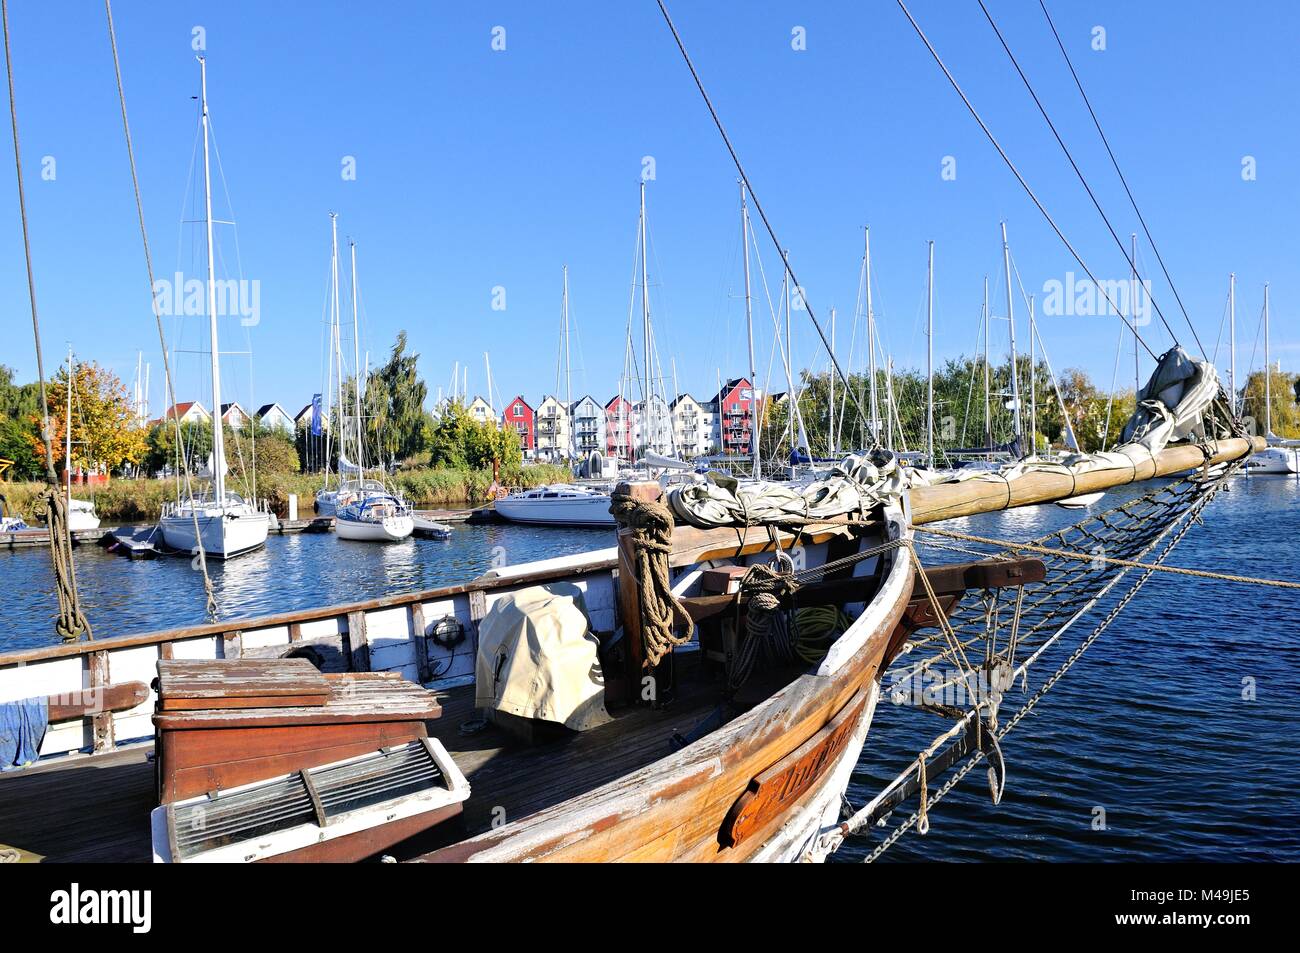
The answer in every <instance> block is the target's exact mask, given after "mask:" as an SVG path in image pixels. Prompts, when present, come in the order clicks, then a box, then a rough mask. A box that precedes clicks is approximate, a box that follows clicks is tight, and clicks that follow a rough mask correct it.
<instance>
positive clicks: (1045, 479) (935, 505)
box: [908, 437, 1266, 526]
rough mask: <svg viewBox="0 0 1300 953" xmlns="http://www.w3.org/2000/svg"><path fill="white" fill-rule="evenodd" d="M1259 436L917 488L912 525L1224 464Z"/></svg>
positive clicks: (1250, 449) (1259, 441)
mask: <svg viewBox="0 0 1300 953" xmlns="http://www.w3.org/2000/svg"><path fill="white" fill-rule="evenodd" d="M1265 446H1266V444H1265V442H1264V438H1263V437H1255V438H1253V440H1252V439H1246V438H1240V437H1234V438H1232V439H1231V440H1212V441H1209V442H1208V447H1209V449H1210V450H1211V453H1210V454H1209V456H1208V457H1207V455H1206V453H1205V451H1204V450H1202V448H1201V446H1200V445H1191V446H1180V447H1169V448H1166V449H1165V450H1162V451H1160V453H1158V454H1155V455H1154V456H1152V457H1150V458H1149V459H1147V460H1144V461H1139V462H1136V463H1135V464H1134V466H1133V468H1132V469H1128V470H1126V469H1118V470H1098V471H1095V472H1092V473H1075V474H1071V473H1066V472H1055V473H1054V472H1051V471H1047V470H1042V471H1031V472H1029V473H1026V474H1024V475H1023V476H1021V477H1019V478H1018V479H1015V480H1010V481H1007V480H997V479H974V480H966V481H964V482H961V483H941V484H939V485H938V486H926V487H917V488H916V489H913V490H911V491H909V493H908V496H909V498H910V501H911V504H912V523H913V525H916V526H920V525H922V524H924V523H934V522H937V521H939V520H950V519H958V518H960V517H963V516H974V515H975V514H976V513H992V512H994V511H996V510H1007V509H1012V508H1014V507H1017V506H1032V505H1034V504H1036V503H1052V502H1055V501H1056V500H1066V499H1069V498H1070V497H1072V496H1079V495H1081V494H1084V493H1097V492H1100V491H1103V490H1109V489H1112V488H1113V487H1117V486H1124V485H1125V484H1128V483H1138V482H1141V481H1143V480H1150V479H1153V478H1155V477H1163V476H1171V475H1172V474H1175V473H1181V472H1183V471H1184V470H1193V469H1195V468H1197V467H1201V466H1207V465H1214V464H1218V463H1227V462H1229V461H1232V460H1238V459H1240V458H1241V457H1244V456H1247V455H1248V454H1251V453H1255V452H1256V451H1259V450H1262V449H1264V447H1265Z"/></svg>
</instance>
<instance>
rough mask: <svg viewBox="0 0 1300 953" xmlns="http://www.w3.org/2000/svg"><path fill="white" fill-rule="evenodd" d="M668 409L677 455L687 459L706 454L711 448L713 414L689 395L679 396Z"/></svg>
mask: <svg viewBox="0 0 1300 953" xmlns="http://www.w3.org/2000/svg"><path fill="white" fill-rule="evenodd" d="M669 408H670V410H671V411H672V421H673V441H674V443H675V444H676V445H677V455H678V456H680V457H683V458H686V459H689V458H691V457H699V456H703V455H704V454H706V453H708V452H709V451H710V450H711V449H712V447H713V414H712V413H709V412H708V411H707V410H706V408H705V405H703V404H701V403H700V402H699V401H697V400H696V399H695V398H694V397H692V396H691V395H690V394H681V395H679V396H678V397H676V398H675V399H674V400H673V402H672V403H671V404H670V405H669Z"/></svg>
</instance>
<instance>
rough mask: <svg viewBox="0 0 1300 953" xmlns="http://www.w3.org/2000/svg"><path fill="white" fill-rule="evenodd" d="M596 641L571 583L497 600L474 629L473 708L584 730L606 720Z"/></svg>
mask: <svg viewBox="0 0 1300 953" xmlns="http://www.w3.org/2000/svg"><path fill="white" fill-rule="evenodd" d="M598 647H599V643H598V642H597V640H596V636H595V635H594V634H593V633H592V631H591V627H590V626H589V625H588V624H587V614H586V611H585V608H584V606H583V602H582V590H580V589H579V588H578V587H577V586H575V585H573V584H572V583H551V584H549V585H545V586H532V587H530V588H528V589H521V590H519V591H518V592H513V593H510V594H508V595H505V596H502V597H501V598H500V599H497V600H496V602H495V603H493V605H492V608H491V609H490V610H489V611H488V613H487V615H485V616H484V617H483V621H482V622H480V623H479V641H478V657H477V659H476V660H475V665H474V684H475V689H474V704H475V705H476V706H477V707H479V708H491V709H494V710H496V711H502V712H506V713H508V714H511V715H518V716H519V717H520V718H539V719H542V720H543V721H554V722H558V723H560V724H562V725H564V726H566V727H568V728H572V729H573V730H574V731H586V730H587V729H589V728H595V727H596V726H597V725H603V724H604V723H605V722H607V721H609V720H610V717H609V713H608V712H606V711H605V680H604V676H603V674H602V672H601V669H600V658H599V656H598V654H597V649H598Z"/></svg>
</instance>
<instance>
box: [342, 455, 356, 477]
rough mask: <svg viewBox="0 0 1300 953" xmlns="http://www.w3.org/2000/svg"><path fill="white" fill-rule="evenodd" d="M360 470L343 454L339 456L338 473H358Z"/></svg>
mask: <svg viewBox="0 0 1300 953" xmlns="http://www.w3.org/2000/svg"><path fill="white" fill-rule="evenodd" d="M360 472H361V468H360V467H359V466H357V465H356V464H355V463H353V462H352V461H351V460H349V459H348V458H347V457H345V456H343V454H341V453H340V454H339V473H360Z"/></svg>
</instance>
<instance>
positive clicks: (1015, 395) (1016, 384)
mask: <svg viewBox="0 0 1300 953" xmlns="http://www.w3.org/2000/svg"><path fill="white" fill-rule="evenodd" d="M1002 265H1003V268H1004V270H1005V271H1006V277H1007V325H1008V326H1009V327H1010V336H1011V402H1012V404H1013V406H1014V407H1015V414H1014V415H1013V419H1014V420H1015V435H1016V442H1017V443H1021V440H1020V438H1021V437H1023V436H1024V429H1023V427H1022V426H1021V421H1020V368H1019V367H1017V366H1016V318H1015V312H1014V310H1013V308H1012V305H1011V246H1010V245H1008V244H1007V223H1006V222H1003V223H1002ZM1020 451H1021V452H1022V453H1023V452H1024V447H1023V445H1022V446H1021V447H1020Z"/></svg>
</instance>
